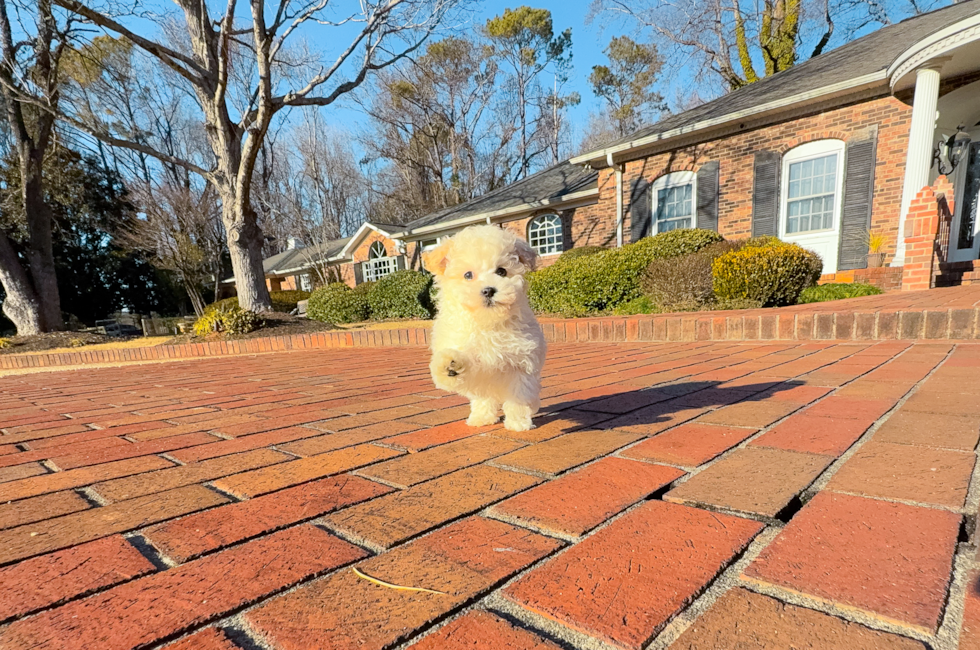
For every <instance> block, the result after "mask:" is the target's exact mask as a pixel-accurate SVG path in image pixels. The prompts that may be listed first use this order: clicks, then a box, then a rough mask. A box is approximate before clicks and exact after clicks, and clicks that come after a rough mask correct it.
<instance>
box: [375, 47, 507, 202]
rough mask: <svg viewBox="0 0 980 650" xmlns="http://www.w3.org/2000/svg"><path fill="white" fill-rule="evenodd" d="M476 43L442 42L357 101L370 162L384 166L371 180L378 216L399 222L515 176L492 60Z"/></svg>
mask: <svg viewBox="0 0 980 650" xmlns="http://www.w3.org/2000/svg"><path fill="white" fill-rule="evenodd" d="M484 45H485V44H484V43H482V42H480V41H479V40H477V39H473V38H461V37H454V38H446V39H443V40H441V41H436V42H434V43H431V44H429V46H428V48H427V49H426V52H425V54H423V55H422V56H419V57H417V58H415V59H414V60H413V61H411V62H405V63H404V64H403V65H400V66H397V67H396V68H393V69H391V70H388V71H385V73H383V74H380V75H378V76H377V78H376V79H375V83H373V84H372V86H371V93H370V95H369V99H367V100H365V101H362V104H363V105H364V108H365V112H366V113H367V114H368V115H369V116H370V118H371V129H370V130H369V131H368V132H367V133H366V134H365V135H364V136H363V137H362V138H361V141H362V146H363V147H364V149H365V150H366V152H367V155H368V158H370V159H372V160H377V161H383V162H385V163H388V167H386V168H384V169H382V170H380V171H379V173H377V174H375V175H374V177H375V178H376V179H377V182H376V183H374V190H375V191H376V192H377V193H378V194H379V195H380V196H381V197H382V204H383V206H384V207H383V208H382V211H383V212H385V213H387V214H390V215H391V216H392V217H396V216H397V217H400V218H401V220H402V221H405V220H408V219H411V218H414V217H420V216H422V215H424V214H426V213H428V212H431V211H433V210H438V209H441V208H445V207H448V206H451V205H456V204H457V203H460V202H462V201H467V200H469V199H471V198H473V197H475V196H479V195H481V194H484V193H486V192H487V191H489V190H492V189H494V188H496V187H498V186H500V185H501V184H502V183H503V182H504V181H505V179H507V178H508V177H509V176H510V174H511V171H512V169H511V168H512V166H513V160H514V157H513V151H512V145H513V141H514V134H515V132H516V127H515V126H514V124H513V123H508V122H507V121H506V120H500V119H497V114H498V113H500V112H501V111H498V110H497V109H498V108H499V107H498V103H499V102H500V101H501V96H500V92H499V91H500V87H499V82H500V81H501V79H502V78H503V75H501V74H500V73H499V71H498V67H497V63H498V62H497V60H496V57H494V56H492V53H491V52H490V51H489V48H487V47H485V46H484Z"/></svg>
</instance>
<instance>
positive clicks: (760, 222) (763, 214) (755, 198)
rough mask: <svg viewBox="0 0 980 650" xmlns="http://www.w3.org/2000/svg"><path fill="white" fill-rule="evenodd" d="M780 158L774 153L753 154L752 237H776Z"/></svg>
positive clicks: (777, 232)
mask: <svg viewBox="0 0 980 650" xmlns="http://www.w3.org/2000/svg"><path fill="white" fill-rule="evenodd" d="M781 160H782V157H781V156H780V155H779V153H777V152H775V151H759V152H756V154H755V164H754V168H755V180H754V182H753V188H752V236H753V237H761V236H763V235H773V236H775V235H778V234H779V228H777V223H778V222H777V221H776V220H777V219H778V218H779V166H780V163H781Z"/></svg>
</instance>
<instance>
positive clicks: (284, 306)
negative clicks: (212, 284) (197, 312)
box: [205, 291, 311, 314]
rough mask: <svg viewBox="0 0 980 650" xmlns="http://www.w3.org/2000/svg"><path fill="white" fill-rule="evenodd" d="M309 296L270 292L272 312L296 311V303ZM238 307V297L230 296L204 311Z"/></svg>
mask: <svg viewBox="0 0 980 650" xmlns="http://www.w3.org/2000/svg"><path fill="white" fill-rule="evenodd" d="M310 295H311V294H310V292H309V291H270V292H269V297H270V298H271V299H272V311H278V312H282V313H284V314H288V313H289V312H291V311H293V310H294V309H296V303H298V302H299V301H300V300H307V299H309V297H310ZM238 306H239V305H238V296H232V297H231V298H225V299H224V300H219V301H217V302H213V303H211V304H210V305H208V306H207V308H206V309H205V311H210V310H212V309H223V308H225V307H238Z"/></svg>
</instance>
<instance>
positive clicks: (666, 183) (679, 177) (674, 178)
mask: <svg viewBox="0 0 980 650" xmlns="http://www.w3.org/2000/svg"><path fill="white" fill-rule="evenodd" d="M683 185H690V186H691V225H690V226H689V228H697V227H698V175H697V174H696V173H695V172H692V171H684V172H670V173H669V174H664V175H663V176H661V177H659V178H658V179H657V180H655V181H653V184H652V185H651V186H650V197H651V198H650V200H651V201H652V202H653V204H652V205H651V212H650V221H651V223H650V234H651V235H656V234H658V233H659V232H660V229H659V228H658V227H657V207H658V205H657V204H658V196H659V195H660V190H666V189H669V188H671V187H681V186H683Z"/></svg>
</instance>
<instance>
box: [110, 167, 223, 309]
mask: <svg viewBox="0 0 980 650" xmlns="http://www.w3.org/2000/svg"><path fill="white" fill-rule="evenodd" d="M134 198H135V199H136V201H137V202H138V203H139V204H140V206H141V211H142V213H143V218H141V219H136V220H134V221H133V222H132V223H130V224H129V226H128V228H127V229H126V230H124V231H122V232H119V233H117V237H118V240H119V243H120V244H121V245H123V246H124V247H126V248H128V249H130V250H134V251H139V252H142V253H145V254H147V256H148V257H149V259H150V260H151V262H152V263H153V264H154V265H155V266H156V267H157V268H160V269H163V270H166V271H170V272H171V273H173V275H174V276H175V277H176V278H177V280H179V281H180V283H181V285H183V287H184V290H185V291H187V296H188V297H189V298H190V300H191V305H192V306H193V307H194V313H195V314H197V315H198V316H201V315H202V314H203V313H204V307H205V304H204V299H203V297H202V296H201V288H202V287H203V286H204V283H205V282H206V281H208V280H209V279H213V280H214V282H215V283H216V286H217V282H218V281H219V278H220V276H221V257H222V253H223V249H224V232H223V230H222V228H221V219H220V212H221V209H220V207H219V206H218V201H217V192H216V191H215V190H214V188H212V187H211V186H210V185H206V186H205V187H204V188H203V189H197V188H192V187H185V186H183V185H173V184H168V185H162V186H160V187H151V186H148V185H147V186H144V187H142V188H141V189H139V190H138V191H136V192H134Z"/></svg>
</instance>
